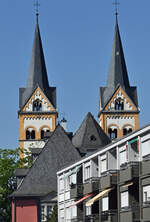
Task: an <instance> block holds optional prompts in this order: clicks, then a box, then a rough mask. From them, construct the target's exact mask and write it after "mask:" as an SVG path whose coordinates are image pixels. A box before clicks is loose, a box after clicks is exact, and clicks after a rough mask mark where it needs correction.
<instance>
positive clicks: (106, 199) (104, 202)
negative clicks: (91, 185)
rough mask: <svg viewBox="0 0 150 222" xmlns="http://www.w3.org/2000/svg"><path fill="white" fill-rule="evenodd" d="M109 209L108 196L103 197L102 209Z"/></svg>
mask: <svg viewBox="0 0 150 222" xmlns="http://www.w3.org/2000/svg"><path fill="white" fill-rule="evenodd" d="M107 210H108V197H104V198H103V199H102V211H107Z"/></svg>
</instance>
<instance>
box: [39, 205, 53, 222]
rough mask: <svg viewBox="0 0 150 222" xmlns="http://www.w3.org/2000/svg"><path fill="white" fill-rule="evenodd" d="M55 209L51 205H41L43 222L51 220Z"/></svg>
mask: <svg viewBox="0 0 150 222" xmlns="http://www.w3.org/2000/svg"><path fill="white" fill-rule="evenodd" d="M52 209H53V207H52V206H51V205H47V204H44V205H41V221H42V222H46V221H47V219H48V218H50V216H51V213H52Z"/></svg>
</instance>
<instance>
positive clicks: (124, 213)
mask: <svg viewBox="0 0 150 222" xmlns="http://www.w3.org/2000/svg"><path fill="white" fill-rule="evenodd" d="M126 221H128V222H133V221H140V209H139V207H137V208H136V209H135V208H134V209H133V208H128V209H124V210H123V209H122V210H121V212H120V222H126Z"/></svg>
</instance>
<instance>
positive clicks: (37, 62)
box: [27, 19, 49, 89]
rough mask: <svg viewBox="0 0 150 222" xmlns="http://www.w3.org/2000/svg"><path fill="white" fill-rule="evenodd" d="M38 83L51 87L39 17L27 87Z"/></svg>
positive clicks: (44, 86) (41, 86)
mask: <svg viewBox="0 0 150 222" xmlns="http://www.w3.org/2000/svg"><path fill="white" fill-rule="evenodd" d="M36 85H39V86H40V88H42V89H46V88H48V87H49V83H48V76H47V70H46V65H45V59H44V53H43V47H42V41H41V35H40V29H39V24H38V19H37V23H36V28H35V35H34V42H33V48H32V56H31V61H30V69H29V74H28V81H27V88H34V87H35V86H36Z"/></svg>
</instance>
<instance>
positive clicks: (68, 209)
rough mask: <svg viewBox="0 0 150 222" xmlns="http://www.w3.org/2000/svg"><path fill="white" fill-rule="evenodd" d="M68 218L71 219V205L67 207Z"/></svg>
mask: <svg viewBox="0 0 150 222" xmlns="http://www.w3.org/2000/svg"><path fill="white" fill-rule="evenodd" d="M66 219H67V220H70V219H71V207H68V208H66Z"/></svg>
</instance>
